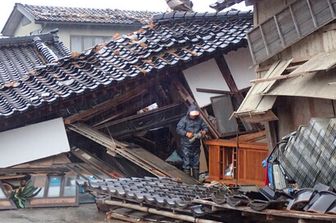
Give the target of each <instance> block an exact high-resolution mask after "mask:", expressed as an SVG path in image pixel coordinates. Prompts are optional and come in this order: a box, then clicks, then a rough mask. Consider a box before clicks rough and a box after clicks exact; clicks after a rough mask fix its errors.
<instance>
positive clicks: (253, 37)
mask: <svg viewBox="0 0 336 223" xmlns="http://www.w3.org/2000/svg"><path fill="white" fill-rule="evenodd" d="M278 2H280V1H278ZM259 5H260V7H259V8H258V11H259V12H260V11H261V9H262V7H264V6H266V5H267V4H266V3H264V4H261V3H259ZM272 7H274V8H277V7H275V6H272ZM272 7H270V8H272ZM335 9H336V0H320V1H311V0H297V1H295V2H293V3H291V4H289V5H288V6H287V7H285V8H284V9H283V10H282V11H281V12H279V13H276V14H275V13H274V12H273V10H272V9H267V12H269V14H272V13H273V15H274V16H273V17H271V18H269V19H267V20H266V21H265V22H263V23H259V26H257V27H256V28H254V29H253V30H252V31H250V32H249V33H248V41H249V47H250V51H251V55H252V59H253V62H254V63H255V64H259V63H261V62H263V61H265V60H267V59H269V58H271V57H272V56H274V55H275V54H277V53H279V52H281V51H283V50H284V49H286V48H287V47H289V46H291V45H293V44H294V43H296V42H298V41H300V40H301V39H303V38H304V37H306V36H308V35H309V34H311V33H312V32H314V31H316V30H318V29H320V28H321V27H323V26H325V25H326V24H327V23H329V22H331V21H333V20H334V19H335V18H336V17H335Z"/></svg>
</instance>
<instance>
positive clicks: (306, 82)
mask: <svg viewBox="0 0 336 223" xmlns="http://www.w3.org/2000/svg"><path fill="white" fill-rule="evenodd" d="M335 54H336V52H324V53H320V54H317V55H316V56H314V57H312V58H311V59H309V60H308V61H306V62H304V63H302V64H300V65H297V64H291V62H292V60H282V61H277V62H276V63H274V64H273V65H272V66H271V67H270V68H269V70H268V72H267V73H266V74H265V76H264V77H263V78H261V79H256V80H252V83H253V86H252V88H251V89H250V90H249V92H248V94H247V96H246V97H245V99H244V101H243V103H242V104H241V106H240V107H239V109H238V110H237V111H236V112H235V113H234V114H235V115H236V116H237V117H241V118H244V119H245V120H246V121H250V122H262V121H272V120H277V117H276V116H275V115H274V114H273V112H272V111H271V110H272V107H273V105H274V103H275V101H276V98H277V96H296V97H310V98H321V99H331V100H335V95H336V91H335V87H334V85H335V83H336V77H335V75H333V74H334V68H335V65H336V61H335ZM293 68H294V70H293ZM290 70H292V71H291V72H289V71H290ZM333 92H334V93H333Z"/></svg>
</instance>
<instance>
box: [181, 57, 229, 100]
mask: <svg viewBox="0 0 336 223" xmlns="http://www.w3.org/2000/svg"><path fill="white" fill-rule="evenodd" d="M183 73H184V76H185V78H186V80H187V82H188V85H189V87H190V89H191V91H192V93H193V95H194V97H195V99H196V102H197V104H198V105H199V106H200V107H204V106H207V105H209V104H211V101H210V98H211V97H214V96H218V94H209V93H203V92H197V91H196V88H205V89H214V90H224V91H229V87H228V86H227V84H226V82H225V80H224V78H223V75H222V73H221V72H220V70H219V68H218V66H217V64H216V61H215V60H214V59H211V60H208V61H206V62H203V63H200V64H197V65H195V66H193V67H191V68H188V69H186V70H184V71H183Z"/></svg>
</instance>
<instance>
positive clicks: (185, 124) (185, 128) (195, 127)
mask: <svg viewBox="0 0 336 223" xmlns="http://www.w3.org/2000/svg"><path fill="white" fill-rule="evenodd" d="M195 110H198V108H197V107H196V106H195V105H191V106H190V107H189V109H188V113H187V115H186V116H184V117H183V118H182V119H181V120H180V121H179V123H178V124H177V127H176V132H177V134H179V135H180V136H181V144H182V145H183V146H198V145H200V140H199V139H198V140H195V142H194V143H190V142H189V139H188V137H187V136H186V134H187V132H192V133H193V134H197V133H199V132H200V131H202V130H204V131H206V132H208V127H207V125H206V124H205V122H204V121H203V119H202V118H201V117H197V118H196V119H191V118H190V116H189V113H190V112H191V111H195Z"/></svg>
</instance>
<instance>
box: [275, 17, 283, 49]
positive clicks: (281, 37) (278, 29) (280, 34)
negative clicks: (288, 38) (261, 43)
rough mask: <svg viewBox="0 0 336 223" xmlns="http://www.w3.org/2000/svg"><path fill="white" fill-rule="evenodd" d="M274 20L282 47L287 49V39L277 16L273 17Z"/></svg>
mask: <svg viewBox="0 0 336 223" xmlns="http://www.w3.org/2000/svg"><path fill="white" fill-rule="evenodd" d="M273 19H274V22H275V25H276V28H277V31H278V35H279V38H280V41H281V44H282V47H286V43H285V39H284V37H283V35H282V32H281V29H280V26H279V22H278V18H277V17H276V16H273Z"/></svg>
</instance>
